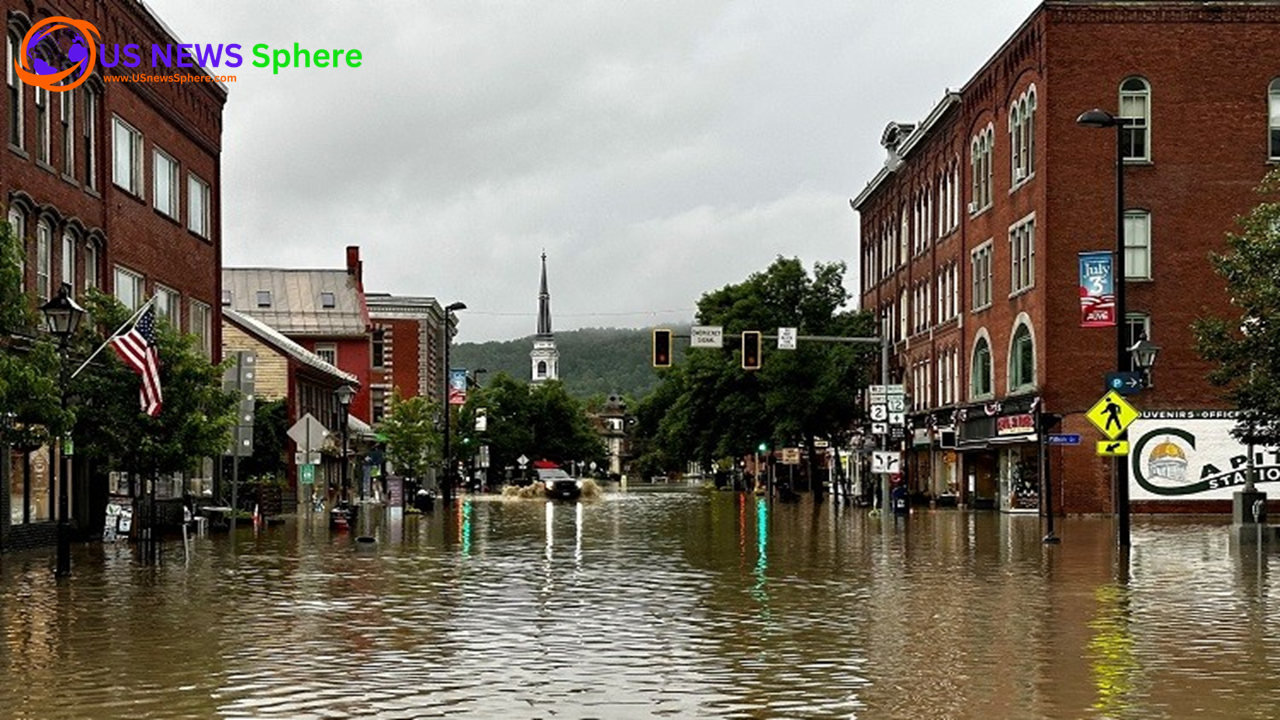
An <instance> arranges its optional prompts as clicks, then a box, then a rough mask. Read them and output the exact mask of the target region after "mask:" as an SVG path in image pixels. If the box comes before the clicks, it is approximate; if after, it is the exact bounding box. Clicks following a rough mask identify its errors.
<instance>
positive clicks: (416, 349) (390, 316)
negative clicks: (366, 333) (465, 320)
mask: <svg viewBox="0 0 1280 720" xmlns="http://www.w3.org/2000/svg"><path fill="white" fill-rule="evenodd" d="M366 300H367V302H368V305H369V318H370V322H372V323H373V332H372V341H371V346H370V347H371V352H370V363H371V366H372V370H371V374H370V378H369V380H370V383H371V385H370V391H371V397H372V401H371V405H372V422H373V423H375V424H376V423H378V422H381V420H382V416H383V413H385V412H386V410H387V407H388V405H389V403H390V400H391V395H392V392H393V391H396V390H398V391H399V392H400V395H401V397H405V398H411V397H418V396H421V397H425V398H427V399H429V400H431V401H432V402H436V403H439V402H441V398H442V397H443V396H444V382H445V373H444V344H443V343H444V332H443V327H444V320H445V318H444V315H445V313H444V309H443V308H442V307H440V303H438V302H436V299H435V298H431V297H405V296H400V295H389V294H386V293H369V294H368V295H367V296H366ZM450 322H451V323H456V322H457V316H456V315H453V314H452V313H451V314H450Z"/></svg>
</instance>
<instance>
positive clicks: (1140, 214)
mask: <svg viewBox="0 0 1280 720" xmlns="http://www.w3.org/2000/svg"><path fill="white" fill-rule="evenodd" d="M1151 261H1152V253H1151V213H1150V212H1148V211H1146V210H1125V211H1124V276H1125V279H1127V280H1150V279H1151V278H1152V277H1153V275H1152V262H1151ZM1139 264H1141V265H1142V272H1138V265H1139Z"/></svg>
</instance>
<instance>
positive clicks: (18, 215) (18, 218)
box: [9, 206, 27, 292]
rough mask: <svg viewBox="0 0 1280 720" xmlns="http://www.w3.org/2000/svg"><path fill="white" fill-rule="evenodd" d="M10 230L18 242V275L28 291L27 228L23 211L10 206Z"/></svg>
mask: <svg viewBox="0 0 1280 720" xmlns="http://www.w3.org/2000/svg"><path fill="white" fill-rule="evenodd" d="M9 231H10V232H11V233H13V237H14V239H15V240H17V242H18V277H19V284H20V285H21V287H22V291H23V292H26V291H27V228H26V224H25V221H24V219H23V217H22V212H21V211H19V210H18V208H16V207H12V206H10V207H9Z"/></svg>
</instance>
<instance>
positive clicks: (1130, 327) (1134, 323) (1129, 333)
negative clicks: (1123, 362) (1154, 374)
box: [1124, 312, 1151, 372]
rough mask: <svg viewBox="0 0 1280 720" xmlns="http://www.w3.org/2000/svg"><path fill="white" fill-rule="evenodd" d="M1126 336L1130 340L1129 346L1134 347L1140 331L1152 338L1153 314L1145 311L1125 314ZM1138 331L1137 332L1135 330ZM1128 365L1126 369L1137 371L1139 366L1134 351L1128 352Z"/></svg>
mask: <svg viewBox="0 0 1280 720" xmlns="http://www.w3.org/2000/svg"><path fill="white" fill-rule="evenodd" d="M1124 324H1125V338H1126V339H1127V340H1128V342H1129V347H1133V345H1134V343H1136V342H1137V341H1138V333H1142V335H1144V336H1145V337H1146V338H1147V339H1148V340H1150V339H1151V315H1149V314H1147V313H1143V312H1128V313H1125V315H1124ZM1135 329H1136V330H1137V331H1138V332H1137V333H1135V332H1134V330H1135ZM1128 358H1129V359H1128V367H1126V368H1125V369H1126V370H1128V371H1130V372H1136V371H1137V370H1138V368H1137V367H1136V366H1135V365H1134V362H1133V353H1129V354H1128Z"/></svg>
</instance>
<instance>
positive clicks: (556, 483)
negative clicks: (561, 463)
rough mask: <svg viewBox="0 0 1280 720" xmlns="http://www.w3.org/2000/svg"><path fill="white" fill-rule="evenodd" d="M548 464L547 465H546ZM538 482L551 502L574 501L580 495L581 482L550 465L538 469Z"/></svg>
mask: <svg viewBox="0 0 1280 720" xmlns="http://www.w3.org/2000/svg"><path fill="white" fill-rule="evenodd" d="M548 464H549V463H548ZM536 469H537V471H538V482H539V483H541V484H542V486H543V487H544V488H546V493H547V497H549V498H551V499H553V500H576V499H577V498H578V496H579V495H581V494H582V480H580V479H578V478H575V477H573V476H572V475H570V474H569V473H567V472H565V471H564V470H561V469H560V468H558V467H556V466H554V465H552V466H551V467H538V468H536Z"/></svg>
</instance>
